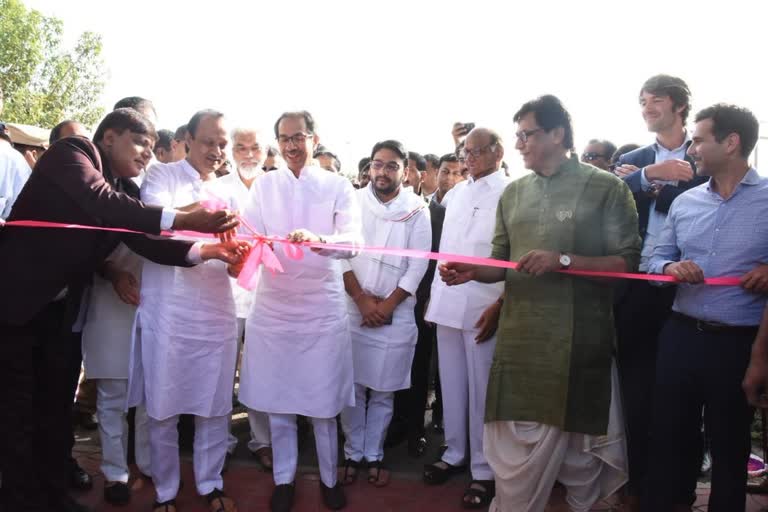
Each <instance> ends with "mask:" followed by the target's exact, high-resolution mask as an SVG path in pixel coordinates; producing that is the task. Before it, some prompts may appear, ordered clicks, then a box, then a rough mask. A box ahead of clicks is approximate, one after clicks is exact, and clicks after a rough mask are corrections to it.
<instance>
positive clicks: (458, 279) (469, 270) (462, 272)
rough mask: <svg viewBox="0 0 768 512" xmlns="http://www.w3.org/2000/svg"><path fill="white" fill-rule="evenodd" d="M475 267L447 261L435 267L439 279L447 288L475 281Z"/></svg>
mask: <svg viewBox="0 0 768 512" xmlns="http://www.w3.org/2000/svg"><path fill="white" fill-rule="evenodd" d="M476 269H477V266H476V265H472V264H470V263H456V262H453V261H448V262H446V263H441V264H440V265H438V266H437V271H438V272H439V273H440V279H442V280H443V282H444V283H445V284H447V285H448V286H456V285H459V284H464V283H466V282H468V281H472V280H474V279H475V272H476Z"/></svg>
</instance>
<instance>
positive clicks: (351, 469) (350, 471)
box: [341, 459, 360, 485]
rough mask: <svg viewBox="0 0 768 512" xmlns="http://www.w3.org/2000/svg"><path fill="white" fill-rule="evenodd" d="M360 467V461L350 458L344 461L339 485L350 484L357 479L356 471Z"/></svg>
mask: <svg viewBox="0 0 768 512" xmlns="http://www.w3.org/2000/svg"><path fill="white" fill-rule="evenodd" d="M359 469H360V462H358V461H356V460H352V459H347V460H345V461H344V470H343V472H342V474H341V485H352V484H353V483H355V482H356V481H357V473H358V470H359Z"/></svg>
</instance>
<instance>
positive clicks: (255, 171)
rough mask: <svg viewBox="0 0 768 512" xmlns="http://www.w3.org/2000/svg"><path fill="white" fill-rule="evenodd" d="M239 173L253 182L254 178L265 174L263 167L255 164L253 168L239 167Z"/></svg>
mask: <svg viewBox="0 0 768 512" xmlns="http://www.w3.org/2000/svg"><path fill="white" fill-rule="evenodd" d="M237 172H238V173H240V176H242V177H243V178H244V179H246V180H252V179H254V178H258V177H259V176H261V175H262V174H264V170H263V169H262V168H261V165H256V164H254V165H253V166H250V165H249V166H243V167H238V169H237Z"/></svg>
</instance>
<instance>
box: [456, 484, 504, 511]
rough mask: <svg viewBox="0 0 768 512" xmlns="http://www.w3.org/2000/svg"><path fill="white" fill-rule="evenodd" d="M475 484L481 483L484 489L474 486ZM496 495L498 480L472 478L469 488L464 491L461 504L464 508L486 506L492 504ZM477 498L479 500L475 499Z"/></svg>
mask: <svg viewBox="0 0 768 512" xmlns="http://www.w3.org/2000/svg"><path fill="white" fill-rule="evenodd" d="M473 485H481V486H482V487H483V489H482V490H481V489H477V488H475V487H472V486H473ZM494 496H496V482H495V481H494V480H472V481H471V482H469V487H467V490H466V491H464V497H463V498H462V499H461V504H462V505H463V506H464V508H486V507H487V506H488V505H490V504H491V500H492V499H493V497H494ZM467 498H469V499H467ZM475 498H477V499H478V501H475Z"/></svg>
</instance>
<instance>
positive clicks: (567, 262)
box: [560, 252, 571, 270]
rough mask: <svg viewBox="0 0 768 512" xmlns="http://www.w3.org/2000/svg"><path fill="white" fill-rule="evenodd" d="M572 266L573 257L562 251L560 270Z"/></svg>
mask: <svg viewBox="0 0 768 512" xmlns="http://www.w3.org/2000/svg"><path fill="white" fill-rule="evenodd" d="M570 267H571V257H570V256H568V255H567V254H565V253H564V252H561V253H560V270H568V269H569V268H570Z"/></svg>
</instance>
